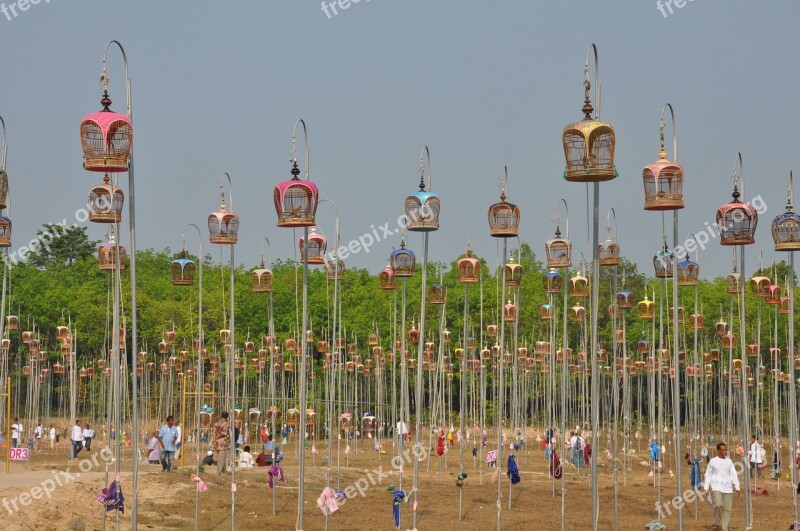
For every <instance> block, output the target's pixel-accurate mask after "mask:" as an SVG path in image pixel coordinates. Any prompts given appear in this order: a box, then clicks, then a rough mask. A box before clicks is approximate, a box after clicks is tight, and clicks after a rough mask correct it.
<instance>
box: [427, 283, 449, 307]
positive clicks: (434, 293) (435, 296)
mask: <svg viewBox="0 0 800 531" xmlns="http://www.w3.org/2000/svg"><path fill="white" fill-rule="evenodd" d="M446 300H447V288H446V287H445V286H444V285H442V284H433V285H431V286H430V287H428V302H430V303H431V304H436V305H439V304H444V303H445V302H446Z"/></svg>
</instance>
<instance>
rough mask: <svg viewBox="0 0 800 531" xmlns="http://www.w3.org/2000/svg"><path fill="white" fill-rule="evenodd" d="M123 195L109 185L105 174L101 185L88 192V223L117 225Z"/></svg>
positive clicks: (109, 181)
mask: <svg viewBox="0 0 800 531" xmlns="http://www.w3.org/2000/svg"><path fill="white" fill-rule="evenodd" d="M124 203H125V193H124V192H123V191H122V190H121V189H120V188H117V187H116V186H114V185H113V184H111V178H110V177H109V175H108V174H107V173H106V174H105V176H104V177H103V184H100V185H97V186H95V187H94V188H92V189H91V190H89V202H88V204H87V205H88V207H89V221H92V222H94V223H119V222H121V221H122V206H123V204H124Z"/></svg>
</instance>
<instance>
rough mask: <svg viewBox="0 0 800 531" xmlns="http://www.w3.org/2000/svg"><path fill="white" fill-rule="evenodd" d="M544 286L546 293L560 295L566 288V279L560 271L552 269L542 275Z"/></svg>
mask: <svg viewBox="0 0 800 531" xmlns="http://www.w3.org/2000/svg"><path fill="white" fill-rule="evenodd" d="M542 284H543V286H544V292H545V293H559V292H560V291H561V289H562V288H563V287H564V277H562V276H561V274H560V273H559V272H558V271H555V270H554V269H551V270H550V271H548V272H547V273H545V274H544V275H542Z"/></svg>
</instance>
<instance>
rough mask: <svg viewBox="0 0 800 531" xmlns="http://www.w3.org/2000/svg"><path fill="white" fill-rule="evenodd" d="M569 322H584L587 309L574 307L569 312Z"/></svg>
mask: <svg viewBox="0 0 800 531" xmlns="http://www.w3.org/2000/svg"><path fill="white" fill-rule="evenodd" d="M568 314H569V320H570V321H573V322H576V323H577V322H583V321H584V320H585V319H586V308H584V307H583V306H573V307H572V308H570V309H569V311H568Z"/></svg>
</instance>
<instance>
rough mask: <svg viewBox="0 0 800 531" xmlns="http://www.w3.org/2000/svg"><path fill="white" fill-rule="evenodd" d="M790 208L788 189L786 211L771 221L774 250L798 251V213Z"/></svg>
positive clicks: (799, 244) (799, 218)
mask: <svg viewBox="0 0 800 531" xmlns="http://www.w3.org/2000/svg"><path fill="white" fill-rule="evenodd" d="M792 208H793V205H792V193H791V189H790V190H789V200H788V201H787V205H786V212H784V213H783V214H781V215H779V216H777V217H775V219H774V220H773V221H772V239H773V240H774V241H775V250H776V251H800V215H798V214H796V213H795V212H793V211H792Z"/></svg>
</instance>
